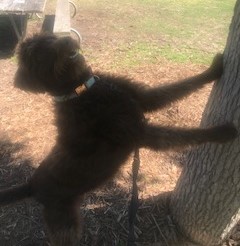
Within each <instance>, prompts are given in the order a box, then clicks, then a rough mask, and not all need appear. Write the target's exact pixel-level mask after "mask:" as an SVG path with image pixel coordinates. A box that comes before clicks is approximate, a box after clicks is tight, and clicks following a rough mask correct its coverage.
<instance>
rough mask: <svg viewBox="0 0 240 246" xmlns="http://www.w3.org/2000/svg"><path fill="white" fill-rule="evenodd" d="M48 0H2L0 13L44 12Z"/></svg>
mask: <svg viewBox="0 0 240 246" xmlns="http://www.w3.org/2000/svg"><path fill="white" fill-rule="evenodd" d="M45 5H46V0H0V13H1V12H2V13H23V14H27V13H42V12H43V11H44V8H45Z"/></svg>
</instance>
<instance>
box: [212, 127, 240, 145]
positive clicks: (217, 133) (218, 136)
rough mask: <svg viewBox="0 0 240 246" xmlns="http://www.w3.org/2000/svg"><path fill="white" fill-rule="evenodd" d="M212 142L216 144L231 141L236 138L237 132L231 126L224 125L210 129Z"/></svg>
mask: <svg viewBox="0 0 240 246" xmlns="http://www.w3.org/2000/svg"><path fill="white" fill-rule="evenodd" d="M211 134H212V140H213V142H217V143H224V142H227V141H231V140H233V139H235V138H236V137H237V136H238V131H237V129H236V127H235V126H234V125H233V124H225V125H222V126H215V127H213V128H211Z"/></svg>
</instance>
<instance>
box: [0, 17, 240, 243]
mask: <svg viewBox="0 0 240 246" xmlns="http://www.w3.org/2000/svg"><path fill="white" fill-rule="evenodd" d="M87 14H88V13H83V12H81V14H79V15H77V16H76V17H75V19H74V20H73V21H72V24H73V27H75V28H76V29H78V30H81V35H82V36H83V38H84V42H83V49H86V50H87V49H89V47H91V49H92V50H94V52H95V54H94V55H95V56H97V59H94V61H91V59H90V58H91V56H93V54H86V55H87V56H88V59H89V61H90V63H91V66H92V68H93V70H95V69H97V70H104V71H107V72H112V73H118V74H119V73H120V74H123V75H127V76H130V77H132V78H134V79H135V80H138V81H141V82H144V83H147V84H149V85H151V86H155V85H157V84H160V83H166V82H171V81H174V80H178V79H181V78H185V77H187V76H190V75H193V74H196V73H198V72H200V71H202V70H203V69H204V67H202V66H194V65H191V64H185V65H179V64H174V63H171V62H168V61H165V60H163V59H160V60H159V63H158V64H156V65H148V64H145V65H143V66H141V67H136V68H131V69H129V70H128V69H127V70H126V69H123V68H115V69H111V66H110V65H109V64H110V62H111V52H110V51H109V52H102V50H101V49H102V48H101V45H100V43H101V42H103V40H106V39H108V35H109V34H108V33H107V32H103V31H101V30H103V29H104V28H103V27H104V23H100V22H97V23H96V21H94V20H95V18H96V16H94V13H91V15H90V17H88V18H85V17H84V16H87ZM95 14H97V13H95ZM89 27H91V28H89ZM40 28H41V21H40V20H37V19H34V20H31V21H29V25H28V35H31V34H32V33H33V32H38V31H39V30H40ZM116 38H119V37H117V36H111V42H114V39H116ZM108 45H110V43H108ZM110 50H111V49H110ZM96 54H97V55H96ZM16 67H17V62H16V59H15V58H13V57H10V58H7V59H6V58H5V59H0V68H1V69H0V78H1V83H0V117H1V119H0V187H1V189H2V188H7V187H13V186H15V185H16V184H20V183H23V182H25V181H26V180H27V179H28V178H29V177H30V176H31V174H32V172H33V171H34V169H35V168H36V167H37V166H38V165H39V164H40V163H41V161H42V160H43V159H44V157H45V156H46V155H47V154H48V153H49V152H50V150H51V148H52V146H53V145H54V142H55V137H56V129H55V126H54V124H53V107H52V99H51V98H50V97H49V96H48V95H33V94H27V93H24V92H22V91H19V90H17V89H15V88H14V87H13V77H14V73H15V71H16ZM210 90H211V86H207V87H205V88H204V89H202V90H201V91H199V92H197V93H195V94H193V95H191V96H189V97H188V98H186V99H184V100H182V101H180V102H178V103H176V104H173V105H171V106H170V107H168V108H166V109H164V110H162V111H159V112H155V113H152V114H149V115H147V118H148V119H149V120H150V121H152V122H155V123H161V124H163V125H174V126H198V125H199V123H200V119H201V114H202V111H203V109H204V106H205V103H206V101H207V98H208V95H209V93H210ZM140 160H141V169H140V175H139V181H138V183H139V189H140V198H141V206H140V209H139V211H140V212H139V215H138V217H137V222H136V233H137V239H138V242H139V245H150V244H151V243H153V242H155V241H157V239H158V237H159V236H160V234H161V231H159V228H158V220H157V204H155V202H154V201H155V200H154V197H155V196H157V195H159V194H161V193H163V192H167V191H171V190H172V189H174V186H175V184H176V181H177V179H178V177H179V175H180V172H181V165H182V164H184V163H183V153H180V152H178V153H176V152H170V151H169V152H164V153H163V152H157V153H156V152H153V151H150V150H146V149H141V150H140ZM131 162H132V157H130V158H129V161H128V162H127V163H126V165H125V166H124V167H123V168H122V170H121V172H119V174H118V175H117V177H116V178H114V179H113V180H112V181H110V182H109V183H108V184H106V185H105V186H104V187H102V188H100V189H98V190H97V191H95V192H92V193H89V194H87V195H86V199H85V204H84V206H83V211H84V216H85V229H84V236H83V239H82V243H81V245H98V246H100V245H101V246H103V245H106V246H110V245H111V246H112V245H126V239H127V232H128V229H127V228H128V217H127V216H128V213H127V210H128V205H129V199H130V192H131ZM0 245H1V246H42V245H50V244H49V243H48V240H47V235H46V234H45V228H44V225H43V221H42V216H41V207H40V206H39V205H38V204H36V203H35V202H34V201H23V202H19V203H18V204H17V205H14V206H7V207H4V208H1V209H0ZM228 245H240V244H237V242H236V241H233V240H232V241H229V242H228Z"/></svg>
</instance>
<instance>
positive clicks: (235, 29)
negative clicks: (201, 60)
mask: <svg viewBox="0 0 240 246" xmlns="http://www.w3.org/2000/svg"><path fill="white" fill-rule="evenodd" d="M239 120H240V0H238V1H237V3H236V6H235V12H234V17H233V20H232V23H231V26H230V32H229V37H228V41H227V46H226V49H225V52H224V74H223V76H222V78H221V79H220V81H218V82H216V83H215V85H214V87H213V90H212V93H211V95H210V98H209V102H208V104H207V107H206V109H205V112H204V114H203V119H202V123H201V126H202V127H207V126H215V125H220V124H224V123H226V122H234V124H235V125H236V126H237V127H238V129H239V123H240V122H239ZM170 209H171V213H172V216H173V220H174V221H175V222H176V224H177V225H178V226H179V229H180V230H181V231H182V232H183V233H184V234H185V235H187V236H188V237H189V238H190V239H192V240H193V241H195V242H196V243H198V244H200V245H204V246H206V245H218V244H219V243H221V241H222V240H223V239H224V238H225V237H226V236H227V235H228V234H229V232H230V230H231V229H232V228H233V227H234V226H235V225H236V223H237V222H238V221H239V219H240V144H239V139H237V140H235V141H232V142H229V143H226V144H206V145H204V146H201V147H200V148H197V149H193V150H192V151H191V152H190V153H189V155H188V157H187V160H186V163H185V166H184V168H183V171H182V174H181V177H180V178H179V181H178V183H177V185H176V188H175V190H174V191H173V193H172V198H171V202H170Z"/></svg>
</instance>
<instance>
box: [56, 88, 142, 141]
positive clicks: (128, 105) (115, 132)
mask: <svg viewBox="0 0 240 246" xmlns="http://www.w3.org/2000/svg"><path fill="white" fill-rule="evenodd" d="M93 92H94V91H93ZM93 92H92V93H88V94H86V95H84V96H82V97H79V98H76V100H72V101H70V102H67V103H63V104H58V105H56V106H57V107H56V124H57V127H58V130H59V134H60V135H62V136H64V138H71V139H72V140H73V141H74V140H76V139H79V138H85V139H88V138H89V139H96V141H98V140H99V139H104V140H105V141H106V140H107V141H110V142H118V143H121V142H122V141H124V142H127V141H131V142H132V141H134V142H135V139H137V138H138V137H139V134H140V132H141V131H142V124H143V115H142V113H141V111H140V110H139V107H138V106H137V104H136V103H135V101H134V100H133V99H132V98H130V97H128V96H127V95H126V94H124V93H121V92H118V91H116V90H105V91H102V90H101V91H96V92H95V93H93Z"/></svg>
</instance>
